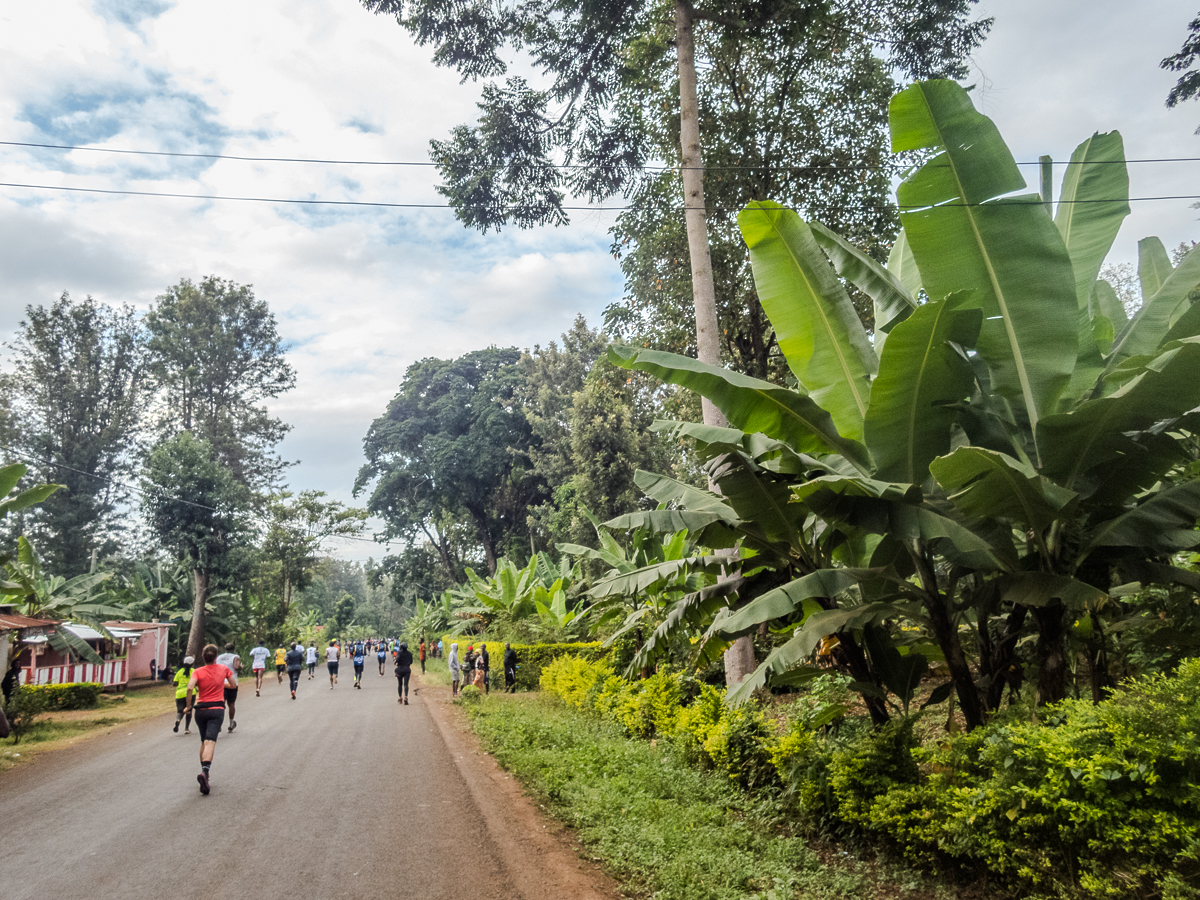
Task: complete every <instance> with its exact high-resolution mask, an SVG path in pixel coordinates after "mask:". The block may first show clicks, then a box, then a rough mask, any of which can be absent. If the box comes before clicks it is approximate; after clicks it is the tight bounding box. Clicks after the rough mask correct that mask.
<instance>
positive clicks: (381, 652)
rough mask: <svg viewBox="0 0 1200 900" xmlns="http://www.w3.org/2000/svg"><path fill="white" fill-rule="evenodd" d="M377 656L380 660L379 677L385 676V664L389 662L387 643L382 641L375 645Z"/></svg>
mask: <svg viewBox="0 0 1200 900" xmlns="http://www.w3.org/2000/svg"><path fill="white" fill-rule="evenodd" d="M375 658H376V659H377V660H379V677H380V678H382V677H383V664H384V663H385V662H387V644H384V643H383V642H382V641H381V642H380V643H378V644H376V645H375Z"/></svg>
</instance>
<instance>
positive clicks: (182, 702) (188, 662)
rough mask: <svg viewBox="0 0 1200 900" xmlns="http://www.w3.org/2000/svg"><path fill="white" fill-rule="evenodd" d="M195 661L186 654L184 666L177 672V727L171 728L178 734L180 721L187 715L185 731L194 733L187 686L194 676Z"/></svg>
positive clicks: (185, 732)
mask: <svg viewBox="0 0 1200 900" xmlns="http://www.w3.org/2000/svg"><path fill="white" fill-rule="evenodd" d="M195 661H196V660H195V659H194V658H193V657H190V656H185V657H184V658H183V667H182V668H181V669H180V670H179V671H178V672H176V673H175V727H174V728H173V729H171V730H172V731H174V732H175V733H176V734H178V733H179V723H180V722H182V721H183V717H184V716H185V715H186V716H187V724H185V725H184V726H183V733H184V734H191V733H192V711H191V710H190V709H188V708H187V688H188V680H189V679H190V678H191V677H192V663H194V662H195Z"/></svg>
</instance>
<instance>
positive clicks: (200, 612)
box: [187, 566, 208, 664]
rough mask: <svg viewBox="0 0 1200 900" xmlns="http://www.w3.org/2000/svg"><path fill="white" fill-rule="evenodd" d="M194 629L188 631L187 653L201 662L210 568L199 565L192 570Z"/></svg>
mask: <svg viewBox="0 0 1200 900" xmlns="http://www.w3.org/2000/svg"><path fill="white" fill-rule="evenodd" d="M192 588H193V591H192V593H193V594H194V595H195V596H194V600H193V602H192V630H191V631H190V632H189V633H188V643H187V655H188V656H190V657H192V658H193V659H195V660H196V662H197V664H199V663H200V651H201V650H203V649H204V618H205V616H204V604H205V601H206V600H207V599H208V569H203V568H200V567H199V566H197V567H196V568H195V569H193V570H192Z"/></svg>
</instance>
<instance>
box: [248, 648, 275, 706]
mask: <svg viewBox="0 0 1200 900" xmlns="http://www.w3.org/2000/svg"><path fill="white" fill-rule="evenodd" d="M270 655H271V651H270V650H268V649H267V648H266V647H264V646H263V645H262V644H259V645H258V646H257V647H255V648H254V649H253V650H251V651H250V671H252V672H253V673H254V696H255V697H261V696H262V680H263V675H265V674H266V671H267V657H268V656H270Z"/></svg>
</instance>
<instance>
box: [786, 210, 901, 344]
mask: <svg viewBox="0 0 1200 900" xmlns="http://www.w3.org/2000/svg"><path fill="white" fill-rule="evenodd" d="M809 227H810V228H812V234H813V237H814V238H816V241H817V243H818V244H820V245H821V249H822V250H824V251H825V253H826V254H827V255H828V256H829V261H830V262H832V263H833V267H834V269H836V270H837V273H838V274H839V275H840V276H842V277H843V278H845V279H846V280H847V281H849V282H850V283H851V284H853V285H854V286H855V287H856V288H858V289H859V290H860V291H862V292H863V293H864V294H866V295H867V296H868V297H870V298H871V299H872V300H873V301H874V303H875V333H876V340H875V350H876V353H878V351H879V347H880V343H881V342H880V340H879V334H880V333H881V332H882V333H883V334H887V333H888V332H890V331H891V330H892V328H893V327H894V326H895V325H896V323H897V322H903V321H904V320H905V319H906V318H908V316H909V315H911V314H912V311H913V310H914V309H916V308H917V301H916V300H915V299H913V295H912V294H911V293H909V291H908V289H907V288H905V286H904V285H903V283H902V282H901V281H900V279H899V278H897V277H896V276H895V275H893V274H892V273H891V272H889V271H888V270H887V268H886V267H885V266H882V265H880V264H879V263H878V262H876V261H875V260H874V259H872V258H871V257H869V256H867V254H865V253H863V252H862V251H861V250H859V249H858V248H857V247H855V246H854V245H853V244H851V243H850V242H849V241H848V240H846V239H845V238H844V237H842V236H841V235H840V234H837V233H836V232H833V231H831V230H830V229H828V228H826V227H825V226H824V225H822V224H821V223H820V222H810V223H809ZM910 258H911V255H910ZM913 268H914V269H915V268H916V266H915V265H914V266H913Z"/></svg>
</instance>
